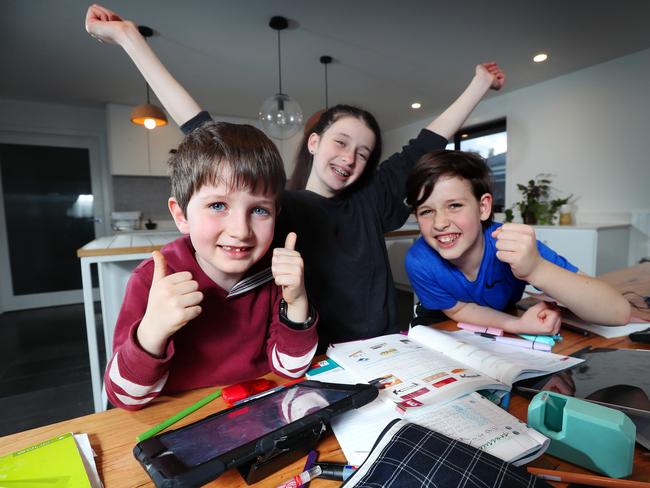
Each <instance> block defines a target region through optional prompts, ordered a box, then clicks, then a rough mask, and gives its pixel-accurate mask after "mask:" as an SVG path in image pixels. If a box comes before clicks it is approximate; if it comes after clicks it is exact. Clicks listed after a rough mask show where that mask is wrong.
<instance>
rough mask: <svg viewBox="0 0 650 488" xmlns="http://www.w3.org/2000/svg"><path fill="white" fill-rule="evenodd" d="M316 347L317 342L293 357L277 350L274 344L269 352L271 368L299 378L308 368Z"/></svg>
mask: <svg viewBox="0 0 650 488" xmlns="http://www.w3.org/2000/svg"><path fill="white" fill-rule="evenodd" d="M317 347H318V344H316V345H314V347H313V348H312V349H311V350H310V351H309V352H308V353H307V354H304V355H302V356H299V357H295V356H289V355H288V354H285V353H282V352H279V351H278V346H277V344H276V345H274V346H273V351H272V353H271V356H272V362H273V368H274V369H275V370H276V371H277V372H279V373H282V374H284V375H286V376H289V377H290V378H300V377H301V376H302V375H303V374H305V372H306V371H307V369H308V368H309V365H310V364H311V360H312V358H313V357H314V354H315V353H316V348H317Z"/></svg>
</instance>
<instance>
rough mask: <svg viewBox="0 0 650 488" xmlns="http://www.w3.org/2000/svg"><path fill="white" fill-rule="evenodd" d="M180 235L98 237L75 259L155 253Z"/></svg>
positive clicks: (157, 234)
mask: <svg viewBox="0 0 650 488" xmlns="http://www.w3.org/2000/svg"><path fill="white" fill-rule="evenodd" d="M179 236H180V234H179V233H178V232H176V231H172V232H157V233H152V234H140V233H138V234H119V235H115V236H107V237H100V238H99V239H95V240H94V241H90V242H89V243H88V244H86V245H85V246H83V247H82V248H80V249H77V257H79V258H85V257H91V256H114V255H118V254H141V253H149V252H152V251H157V250H158V249H160V248H161V247H163V246H164V245H165V244H167V243H168V242H171V241H173V240H174V239H177V238H178V237H179Z"/></svg>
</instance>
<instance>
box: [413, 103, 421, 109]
mask: <svg viewBox="0 0 650 488" xmlns="http://www.w3.org/2000/svg"><path fill="white" fill-rule="evenodd" d="M411 108H414V109H415V110H417V109H419V108H422V104H421V103H420V102H413V103H412V104H411Z"/></svg>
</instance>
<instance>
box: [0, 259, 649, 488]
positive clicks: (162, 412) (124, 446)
mask: <svg viewBox="0 0 650 488" xmlns="http://www.w3.org/2000/svg"><path fill="white" fill-rule="evenodd" d="M600 278H602V279H604V280H605V281H607V282H609V283H610V284H612V285H614V286H615V287H616V288H617V289H618V290H620V291H626V290H633V291H636V292H637V293H641V294H643V295H647V294H648V292H649V291H650V263H644V264H640V265H637V266H635V267H632V268H626V269H625V270H621V271H616V272H613V273H608V274H607V275H603V276H601V277H600ZM637 315H639V316H644V317H647V318H648V319H650V312H648V311H645V312H643V311H642V312H641V313H637ZM438 327H440V328H443V329H448V330H453V329H455V324H454V323H453V322H451V321H448V322H444V323H442V324H438ZM562 334H563V336H564V341H562V342H560V343H559V344H558V345H557V346H556V347H555V348H554V349H553V351H554V352H557V353H560V354H567V355H568V354H572V353H574V352H576V351H578V350H580V349H582V348H584V347H587V346H592V347H611V348H621V349H623V348H626V349H630V348H633V349H650V345H647V344H638V343H633V342H631V341H630V340H629V339H628V338H627V337H622V338H618V339H604V338H602V337H597V336H588V337H585V336H583V335H579V334H576V333H574V332H571V331H568V330H563V332H562ZM268 377H269V378H271V379H274V380H276V381H280V382H282V381H283V380H281V379H280V378H279V377H277V376H275V375H273V374H269V375H268ZM213 390H214V388H204V389H200V390H194V391H189V392H185V393H182V394H179V395H174V396H166V397H162V398H158V399H156V400H154V401H153V402H152V404H150V405H149V406H147V407H146V408H144V409H143V410H140V411H137V412H126V411H123V410H119V409H113V410H109V411H106V412H101V413H95V414H92V415H87V416H85V417H79V418H76V419H72V420H67V421H65V422H59V423H57V424H52V425H48V426H45V427H40V428H38V429H32V430H28V431H25V432H20V433H18V434H13V435H9V436H6V437H2V438H0V455H3V454H7V453H10V452H13V451H16V450H18V449H21V448H24V447H27V446H30V445H32V444H36V443H38V442H40V441H43V440H45V439H49V438H52V437H54V436H56V435H58V434H62V433H65V432H75V433H81V432H86V433H88V434H89V436H90V443H91V445H92V447H93V449H94V450H95V452H96V453H97V458H96V462H97V465H98V469H99V475H100V478H101V479H102V481H103V482H104V485H105V486H106V487H107V488H112V487H118V488H122V487H138V486H153V484H152V483H151V481H150V479H149V477H148V476H147V475H146V473H145V471H144V470H143V469H142V468H141V467H140V465H139V464H138V462H137V461H136V460H135V458H134V457H133V454H132V449H133V446H134V445H135V443H136V441H135V436H136V435H138V434H140V433H142V432H144V431H145V430H147V429H149V428H150V427H151V426H153V425H156V424H158V423H160V422H161V421H163V420H165V419H166V418H168V417H170V416H171V415H173V414H175V413H177V412H179V411H180V410H182V409H184V408H186V407H187V406H189V405H192V404H193V403H195V402H196V401H198V400H199V399H200V398H203V397H204V396H205V395H207V394H208V393H209V392H211V391H213ZM528 403H529V400H528V399H527V398H525V397H523V396H520V395H518V394H516V393H514V394H513V397H512V400H511V402H510V408H509V411H510V413H511V414H513V415H515V416H516V417H518V418H520V419H523V420H525V419H526V417H527V410H528ZM223 408H225V403H224V402H223V400H222V399H218V400H215V401H213V402H212V403H210V404H208V405H207V406H205V407H203V408H202V409H200V410H198V411H197V412H194V413H193V414H192V415H190V416H188V417H186V418H185V419H183V420H181V421H180V422H178V423H177V424H175V427H180V426H182V425H186V424H188V423H191V422H194V421H196V420H199V419H201V418H203V417H205V416H207V415H209V414H212V413H214V412H217V411H219V410H221V409H223ZM318 451H319V453H320V455H319V459H320V460H321V461H333V462H343V461H344V460H345V459H344V457H343V453H342V452H341V450H340V448H339V445H338V443H337V441H336V438H335V437H334V436H333V435H331V434H328V435H327V436H326V437H325V438H324V439H323V440H322V441H321V442H320V443H319V445H318ZM533 465H536V466H540V467H546V468H549V467H552V468H555V467H559V469H561V470H565V471H574V472H584V473H586V472H587V471H586V470H583V469H581V468H578V467H576V466H572V465H570V464H569V463H566V462H564V461H561V460H558V459H556V458H553V457H551V456H548V455H544V456H542V457H541V458H539V460H536V461H535V462H534V463H533ZM303 466H304V460H301V461H297V462H295V463H293V464H292V465H290V466H287V467H286V468H285V469H283V470H282V471H279V472H278V473H276V474H274V475H272V476H270V477H268V478H266V479H265V480H263V481H261V482H260V483H258V484H257V485H256V486H277V485H278V484H280V483H282V482H283V481H285V480H287V479H289V478H291V477H292V476H294V475H296V474H298V473H300V472H301V471H302V468H303ZM631 479H635V480H639V481H646V482H650V455H647V454H645V451H643V450H641V449H639V448H637V449H636V452H635V459H634V472H633V474H632V476H631ZM339 485H340V483H338V482H335V481H325V480H319V479H316V480H314V481H313V482H312V484H311V486H313V487H314V488H320V487H323V488H325V487H329V486H331V487H335V486H339ZM556 485H557V486H566V485H564V484H556ZM209 486H222V487H243V486H246V484H245V482H244V481H243V479H242V478H241V476H240V475H239V473H238V472H237V471H236V470H230V471H228V472H227V473H225V474H224V475H223V476H221V477H220V478H219V479H217V480H216V481H215V482H213V483H211V484H210V485H209Z"/></svg>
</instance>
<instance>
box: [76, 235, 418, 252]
mask: <svg viewBox="0 0 650 488" xmlns="http://www.w3.org/2000/svg"><path fill="white" fill-rule="evenodd" d="M180 235H181V234H180V233H178V232H176V231H170V232H157V233H151V234H145V233H133V234H118V235H114V236H107V237H100V238H98V239H95V240H94V241H90V242H89V243H88V244H86V245H85V246H83V247H81V248H79V249H77V257H79V258H86V257H91V256H116V255H120V254H124V255H126V254H141V253H150V252H152V251H157V250H159V249H160V248H161V247H163V246H164V245H165V244H167V243H169V242H171V241H173V240H174V239H177V238H178V237H179V236H180ZM419 235H420V231H419V230H418V229H417V228H416V229H409V228H402V229H398V230H395V231H392V232H387V233H386V237H387V238H413V239H415V238H417V237H418V236H419Z"/></svg>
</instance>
